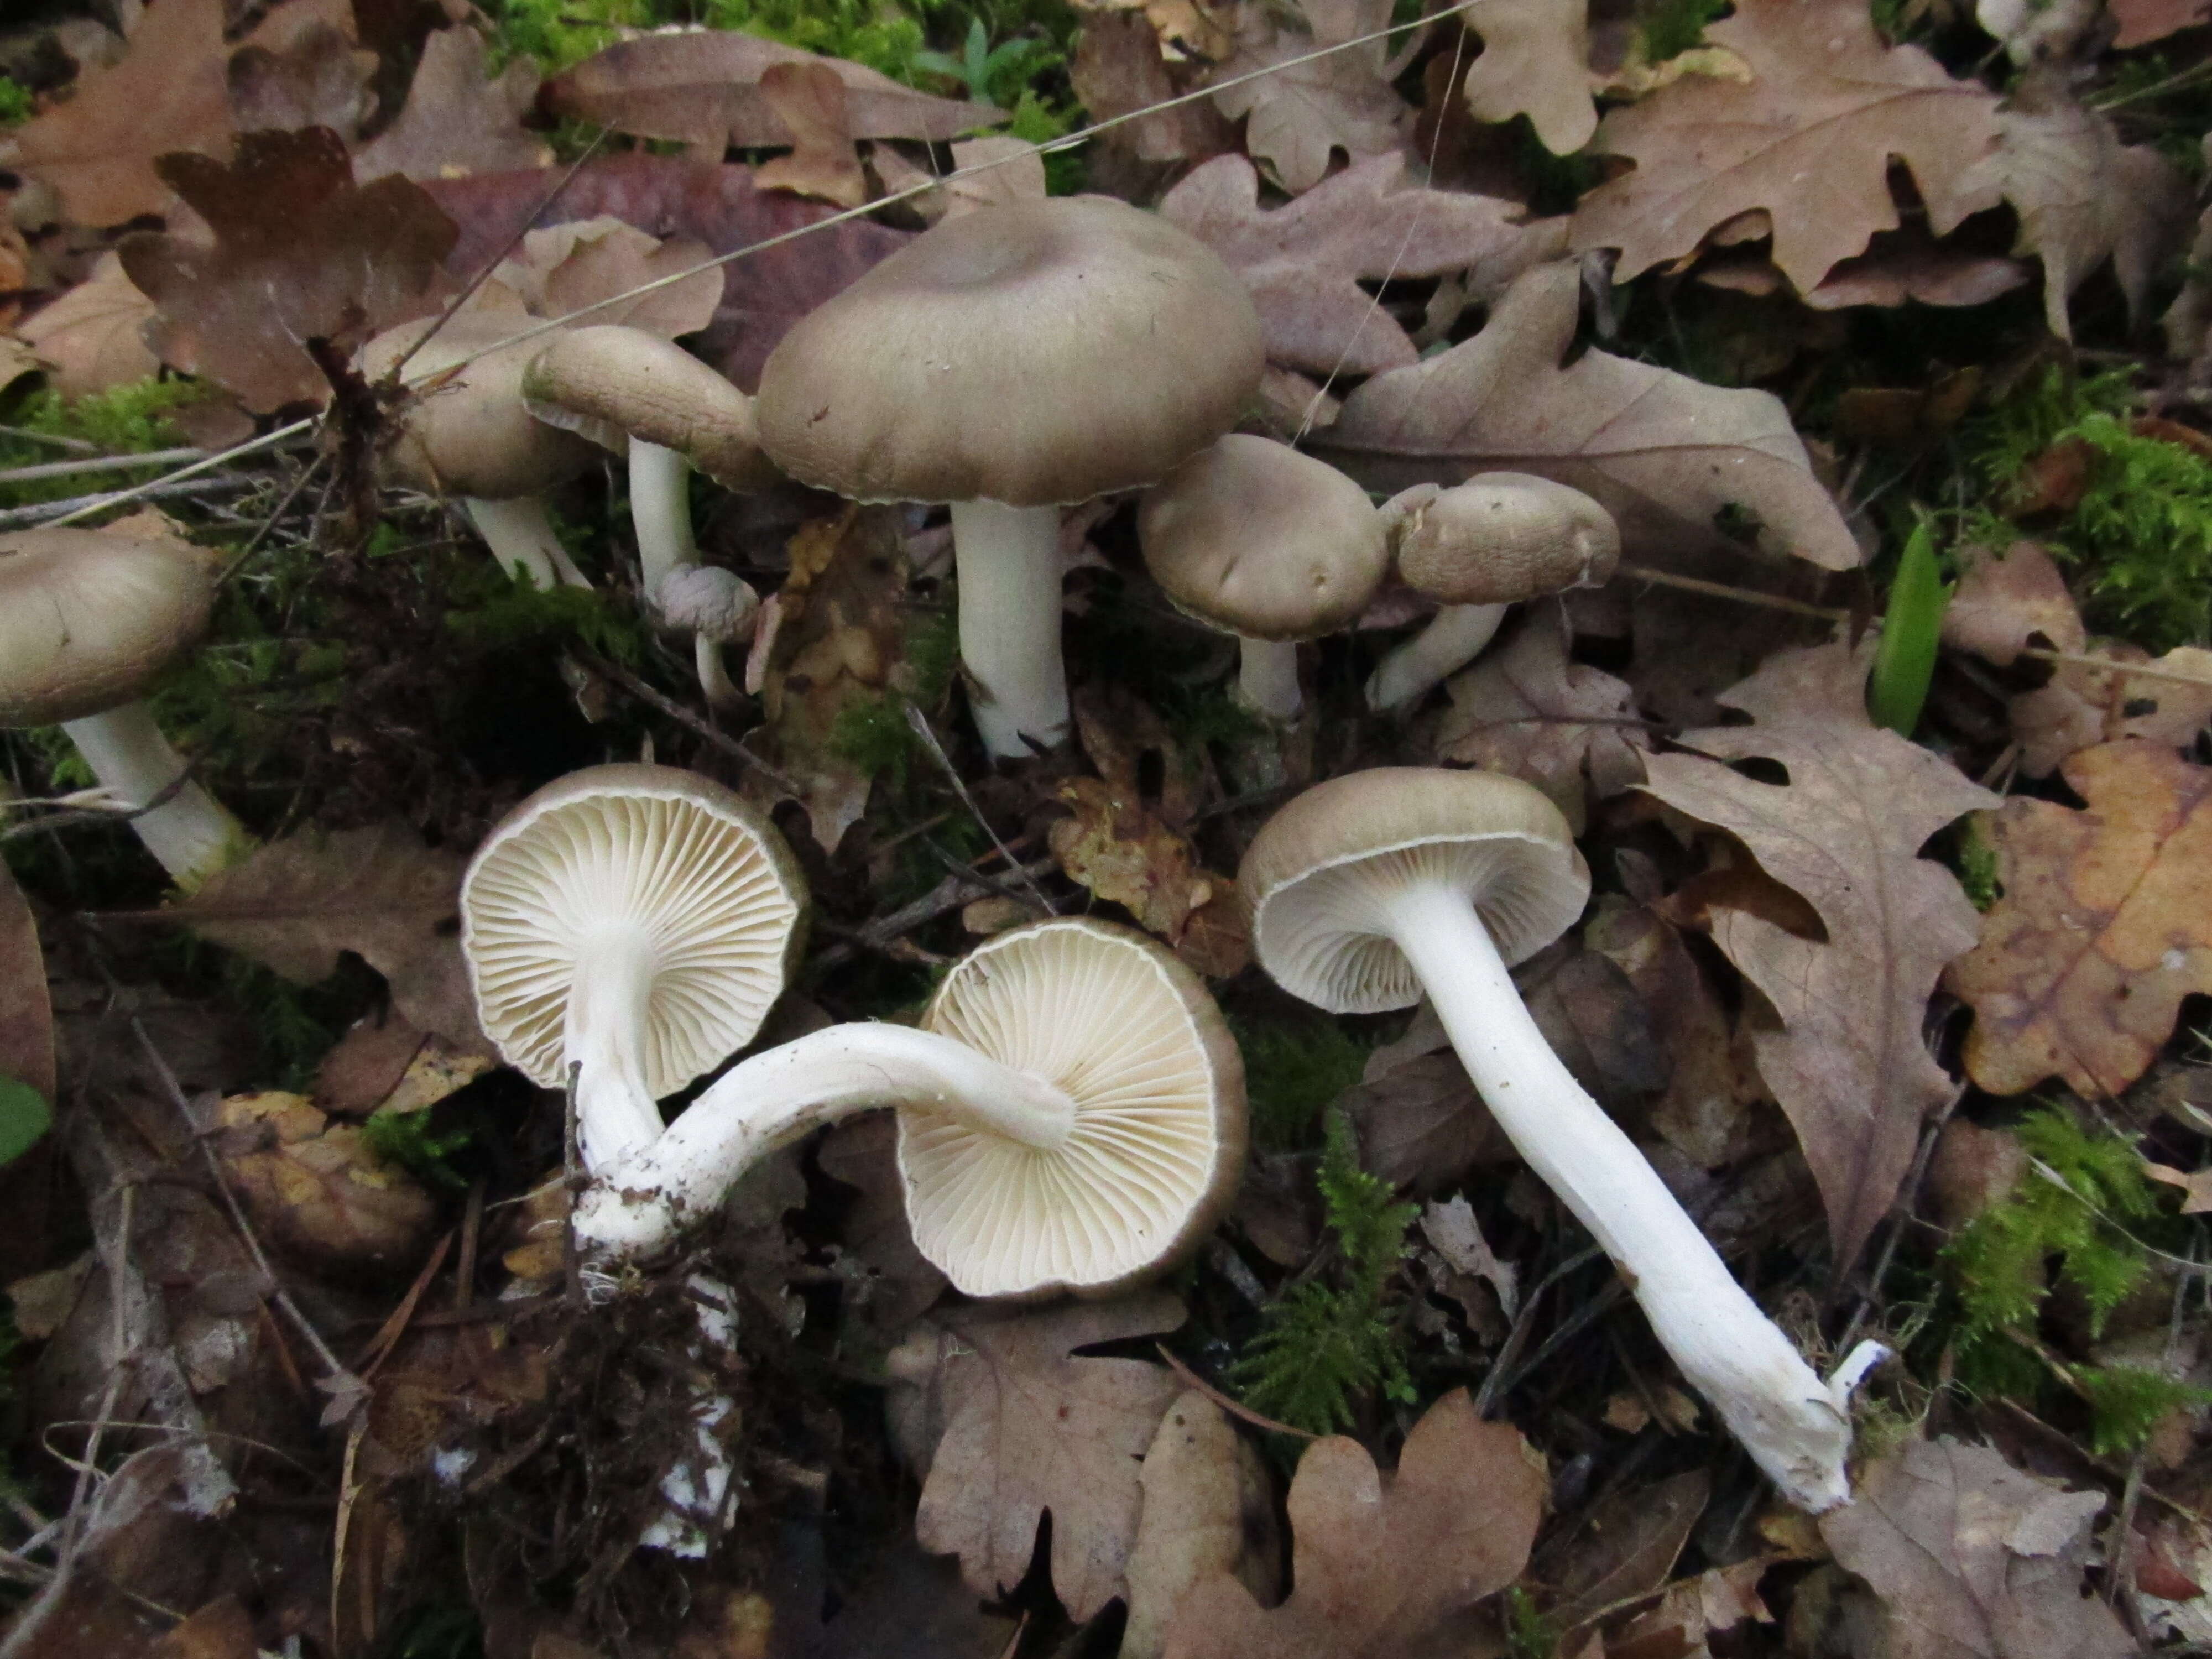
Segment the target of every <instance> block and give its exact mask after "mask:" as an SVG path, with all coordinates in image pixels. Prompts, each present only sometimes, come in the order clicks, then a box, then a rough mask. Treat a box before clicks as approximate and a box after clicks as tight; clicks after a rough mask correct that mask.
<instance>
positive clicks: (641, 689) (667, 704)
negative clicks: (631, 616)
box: [569, 646, 805, 796]
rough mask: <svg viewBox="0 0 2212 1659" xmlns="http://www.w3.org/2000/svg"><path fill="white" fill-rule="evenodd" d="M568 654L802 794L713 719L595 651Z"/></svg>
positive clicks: (577, 648) (786, 789)
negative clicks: (648, 683) (715, 723)
mask: <svg viewBox="0 0 2212 1659" xmlns="http://www.w3.org/2000/svg"><path fill="white" fill-rule="evenodd" d="M569 654H570V655H571V656H573V657H574V658H575V659H576V660H577V661H579V662H580V663H582V664H583V665H584V666H586V668H588V669H590V670H591V671H592V672H593V673H594V674H599V675H603V676H605V678H608V679H611V680H612V681H613V682H614V683H615V684H617V685H619V686H620V687H622V689H623V690H625V691H627V692H629V694H630V696H633V697H635V698H636V699H637V700H638V701H639V702H642V703H645V704H646V705H647V706H648V707H650V708H657V709H659V711H660V712H661V713H662V714H665V715H667V716H668V718H669V719H671V720H675V721H677V722H678V723H679V724H681V725H684V726H690V728H691V730H692V731H694V732H697V733H698V734H699V735H700V736H701V737H702V738H705V739H706V740H707V741H708V743H711V744H714V747H715V748H717V749H719V750H721V751H722V752H723V753H724V754H726V755H727V756H728V757H730V758H731V759H732V760H734V761H736V762H737V763H738V765H740V766H746V767H750V768H751V769H753V770H754V771H756V772H757V773H759V774H760V775H762V776H763V777H764V778H766V779H767V780H768V781H769V782H770V783H772V784H774V785H775V787H777V788H779V789H781V790H782V791H783V793H786V794H787V795H793V796H799V795H803V794H804V793H805V791H804V790H802V789H800V787H799V786H798V785H797V784H796V783H793V781H791V780H790V779H789V778H787V777H786V776H784V775H783V774H782V773H781V772H779V771H777V770H776V769H775V768H774V767H773V766H770V765H769V763H767V762H766V761H764V760H763V759H762V758H761V757H759V756H758V755H756V754H755V753H753V751H752V750H750V749H748V748H746V747H745V746H744V744H743V743H741V742H739V741H738V739H737V738H733V737H732V736H731V735H730V734H729V733H728V732H725V731H723V730H722V729H721V728H720V726H716V725H714V722H712V721H711V720H704V719H702V718H701V717H700V716H699V715H697V714H693V713H692V712H691V711H690V709H688V708H685V707H684V705H683V704H682V703H680V702H677V701H676V700H675V699H674V698H673V697H671V696H665V695H664V694H662V693H661V692H659V691H656V690H653V687H651V686H649V685H647V684H646V683H645V682H644V681H643V680H641V679H640V678H638V677H637V676H636V675H635V674H633V673H631V672H630V671H629V669H627V668H624V667H623V665H621V664H620V663H618V662H615V661H612V660H611V659H608V658H605V657H603V656H601V655H600V654H599V653H598V652H596V651H593V650H591V649H589V648H588V647H584V646H571V647H569Z"/></svg>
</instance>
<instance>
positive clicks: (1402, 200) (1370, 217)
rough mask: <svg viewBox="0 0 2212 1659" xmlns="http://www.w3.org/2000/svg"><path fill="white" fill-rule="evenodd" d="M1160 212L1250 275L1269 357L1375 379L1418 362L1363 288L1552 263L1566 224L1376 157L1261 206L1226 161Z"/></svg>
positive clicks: (1254, 177)
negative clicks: (1422, 182)
mask: <svg viewBox="0 0 2212 1659" xmlns="http://www.w3.org/2000/svg"><path fill="white" fill-rule="evenodd" d="M1160 213H1161V215H1162V216H1163V217H1164V218H1167V219H1169V220H1171V221H1172V222H1175V223H1176V224H1178V225H1181V226H1182V228H1184V229H1185V230H1187V231H1188V232H1189V233H1190V234H1192V235H1194V236H1195V237H1197V238H1198V239H1199V240H1200V241H1201V242H1204V243H1205V244H1206V246H1209V247H1211V248H1212V250H1213V251H1214V252H1216V253H1218V254H1219V255H1220V256H1221V257H1222V258H1223V259H1224V260H1225V261H1226V262H1227V264H1228V265H1229V267H1230V269H1231V270H1234V271H1235V272H1236V273H1237V275H1238V276H1241V277H1243V280H1244V285H1245V287H1247V288H1248V289H1250V290H1251V292H1252V303H1253V305H1254V306H1255V307H1257V308H1258V310H1259V313H1260V323H1261V327H1262V328H1263V329H1264V330H1265V331H1266V334H1267V356H1268V360H1269V361H1270V362H1276V363H1282V364H1287V365H1289V366H1290V367H1291V368H1304V369H1310V370H1312V371H1313V372H1314V373H1316V374H1376V373H1377V372H1379V371H1380V370H1383V369H1386V368H1403V367H1405V366H1406V365H1407V364H1410V363H1413V362H1418V361H1419V357H1420V353H1419V351H1417V350H1416V349H1414V346H1413V340H1412V339H1411V338H1410V337H1408V336H1407V333H1406V331H1405V330H1404V329H1402V328H1401V327H1400V326H1399V325H1398V324H1397V323H1396V322H1395V320H1394V319H1392V318H1391V316H1390V314H1389V313H1388V312H1387V311H1384V310H1383V308H1382V307H1379V306H1377V305H1376V303H1375V300H1374V296H1373V295H1370V293H1369V292H1368V291H1367V290H1366V289H1364V288H1362V287H1361V286H1360V283H1361V282H1362V281H1363V280H1366V281H1370V282H1373V281H1379V280H1381V279H1383V278H1384V277H1389V276H1440V275H1442V274H1443V273H1444V272H1446V271H1463V270H1469V269H1470V268H1472V267H1474V266H1478V265H1480V266H1484V267H1486V271H1487V272H1488V273H1489V274H1490V275H1491V276H1492V281H1493V282H1494V283H1496V284H1497V285H1498V286H1502V285H1503V283H1504V282H1505V281H1507V280H1510V278H1511V277H1513V276H1517V275H1519V274H1520V270H1522V269H1523V268H1525V266H1526V265H1528V264H1533V263H1535V262H1537V261H1539V260H1541V259H1545V258H1558V257H1559V253H1560V252H1563V251H1564V244H1563V243H1562V242H1561V241H1560V240H1559V237H1558V236H1556V235H1554V234H1553V232H1554V231H1556V230H1563V229H1564V224H1563V222H1560V221H1546V222H1544V223H1543V224H1541V225H1534V226H1524V225H1522V224H1520V223H1518V221H1519V220H1520V218H1521V217H1522V209H1521V208H1520V207H1519V205H1518V204H1515V203H1512V202H1501V201H1496V200H1493V199H1492V198H1491V197H1486V196H1468V195H1463V194H1462V193H1460V192H1458V191H1439V190H1425V189H1422V188H1420V187H1419V185H1415V184H1413V181H1412V179H1411V177H1410V174H1409V170H1408V168H1407V163H1406V161H1405V158H1404V157H1402V156H1400V155H1376V156H1370V157H1368V158H1366V159H1364V160H1363V161H1355V162H1354V163H1353V164H1352V166H1351V167H1346V169H1345V170H1344V171H1343V172H1341V173H1336V174H1334V176H1332V177H1330V178H1328V179H1323V180H1322V182H1321V183H1320V184H1318V185H1315V186H1314V188H1313V189H1311V190H1310V191H1307V192H1306V193H1305V194H1304V196H1301V197H1298V198H1297V200H1296V201H1294V202H1291V204H1288V205H1287V206H1285V207H1279V208H1275V209H1273V210H1262V209H1261V206H1260V174H1259V170H1258V169H1257V168H1255V167H1254V166H1253V165H1252V164H1251V162H1249V161H1246V160H1245V159H1244V158H1243V156H1241V155H1219V156H1216V157H1215V158H1214V159H1213V160H1212V161H1208V162H1206V165H1205V166H1203V167H1199V168H1197V169H1196V170H1195V171H1194V172H1193V173H1191V174H1190V175H1189V176H1188V178H1186V179H1183V180H1182V183H1181V184H1178V185H1176V187H1175V188H1174V189H1173V190H1171V191H1169V192H1168V193H1167V195H1166V196H1165V197H1163V198H1162V200H1161V202H1160Z"/></svg>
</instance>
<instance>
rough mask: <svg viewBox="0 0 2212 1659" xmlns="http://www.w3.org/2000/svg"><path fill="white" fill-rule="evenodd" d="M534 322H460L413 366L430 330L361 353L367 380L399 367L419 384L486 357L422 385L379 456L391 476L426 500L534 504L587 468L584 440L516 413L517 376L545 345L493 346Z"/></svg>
mask: <svg viewBox="0 0 2212 1659" xmlns="http://www.w3.org/2000/svg"><path fill="white" fill-rule="evenodd" d="M534 322H535V319H532V318H527V317H520V318H519V317H517V316H515V315H514V314H513V313H499V314H497V315H489V314H478V313H469V312H462V313H459V314H458V315H456V316H455V317H453V319H451V320H450V321H448V322H447V324H446V325H445V326H444V327H443V328H441V329H439V330H438V331H437V332H436V333H435V334H433V335H431V336H430V338H429V340H428V343H425V344H424V345H423V347H422V349H421V350H420V351H417V352H416V353H415V355H414V356H411V357H407V350H408V348H409V347H410V346H412V345H413V344H414V343H415V342H416V341H417V340H419V339H421V338H422V336H423V335H424V334H426V333H428V331H429V329H430V328H431V326H432V324H431V322H430V321H428V320H425V321H420V322H412V323H403V324H402V325H400V326H398V328H393V329H387V330H386V331H384V332H383V333H381V334H380V335H378V336H377V337H375V338H374V339H373V340H371V341H370V342H369V343H368V344H367V345H365V346H363V347H362V353H361V367H362V374H366V375H367V376H368V378H369V379H370V380H380V379H381V378H383V376H384V375H386V374H388V373H390V372H391V369H392V365H393V364H395V363H397V362H399V361H400V359H401V358H402V357H406V367H405V368H404V369H402V370H401V371H400V372H401V373H402V374H404V376H405V377H406V378H407V379H408V380H410V381H412V382H416V383H418V384H420V383H422V382H423V381H425V380H427V379H428V377H430V376H433V375H435V374H438V373H440V372H441V370H444V369H448V368H453V366H454V365H455V364H457V363H459V362H464V361H465V360H466V359H467V358H469V357H471V356H473V355H474V354H475V353H477V352H479V351H481V352H483V353H484V355H483V356H481V357H477V359H476V361H475V362H471V363H469V365H468V367H467V368H463V369H461V370H459V372H458V373H457V374H454V375H453V378H452V379H451V380H444V381H441V382H439V383H437V384H435V385H421V388H420V390H418V391H417V392H416V395H415V398H414V399H413V401H412V402H410V404H408V405H407V407H406V409H405V410H404V413H403V415H402V416H401V419H400V422H399V424H398V431H397V433H396V434H395V435H394V436H393V438H392V442H391V445H390V447H388V448H387V449H386V451H385V453H384V456H383V461H384V465H386V467H387V468H389V469H390V470H391V471H392V473H393V474H394V475H395V476H397V477H398V478H400V479H401V480H402V481H403V482H404V483H407V484H410V485H411V486H412V487H413V488H415V489H421V490H423V491H426V492H428V493H431V494H438V493H445V494H449V495H474V496H477V497H478V498H479V499H481V500H483V501H514V500H516V499H518V498H519V497H521V496H525V495H540V494H542V493H543V492H544V491H546V490H548V489H552V488H554V487H555V486H556V485H557V484H560V483H565V482H567V481H568V479H570V478H573V477H577V476H579V475H580V474H581V473H583V472H584V471H586V470H587V469H589V468H590V467H591V466H592V464H593V462H594V461H595V460H596V459H597V458H598V451H597V449H596V448H595V447H593V446H592V443H591V441H589V440H588V439H586V438H583V437H580V436H579V435H576V434H575V433H573V432H564V431H562V429H561V428H558V427H554V426H548V425H547V424H546V423H545V422H543V421H540V420H537V419H535V418H533V417H532V415H531V413H530V411H529V410H528V409H527V408H526V407H525V406H524V404H523V401H522V377H523V373H524V371H525V370H526V369H527V368H529V366H530V362H531V360H532V358H533V357H535V356H537V355H538V353H539V352H540V351H542V350H543V349H544V342H543V341H542V340H534V339H533V340H525V341H523V342H521V343H520V344H517V345H511V346H507V345H501V344H500V342H501V341H502V340H506V339H507V338H509V337H511V336H513V335H516V334H519V333H520V332H521V331H523V330H524V329H526V328H529V327H531V326H532V325H533V324H534ZM495 348H496V349H495Z"/></svg>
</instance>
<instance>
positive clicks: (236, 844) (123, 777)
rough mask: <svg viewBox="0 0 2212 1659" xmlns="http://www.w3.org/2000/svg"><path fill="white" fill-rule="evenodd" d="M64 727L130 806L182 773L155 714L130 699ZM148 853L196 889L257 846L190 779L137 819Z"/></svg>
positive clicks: (183, 884) (88, 761) (109, 788)
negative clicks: (118, 705)
mask: <svg viewBox="0 0 2212 1659" xmlns="http://www.w3.org/2000/svg"><path fill="white" fill-rule="evenodd" d="M62 730H63V731H64V732H67V733H68V734H69V740H70V742H71V743H73V744H76V751H77V753H79V754H80V755H82V756H83V757H84V763H85V764H86V765H87V766H89V767H90V768H91V769H92V775H93V776H94V777H95V778H97V779H99V780H100V786H101V787H103V788H105V789H106V790H107V791H108V792H109V793H111V794H112V795H113V796H114V797H115V798H116V799H117V800H118V801H120V802H121V803H122V804H123V805H126V806H143V805H145V804H146V803H147V802H148V801H149V800H151V799H154V797H155V796H156V795H158V794H160V793H161V792H162V791H163V790H164V789H167V787H169V786H170V785H171V784H173V783H174V782H176V781H177V780H178V779H179V777H182V776H183V775H184V772H185V758H184V757H183V756H181V755H179V753H178V752H177V751H176V750H174V749H172V748H171V747H170V746H169V740H168V739H167V738H165V737H163V736H162V735H161V727H160V726H156V725H155V723H154V711H153V710H152V709H151V708H148V707H147V706H146V705H145V704H144V703H143V702H126V703H125V704H124V705H123V706H122V707H121V708H111V709H109V710H108V711H107V712H106V714H88V715H86V716H85V717H84V718H83V719H82V720H64V721H63V722H62ZM131 829H133V830H134V831H136V832H137V836H138V839H139V840H140V841H141V842H143V843H144V844H145V848H146V850H147V851H148V852H149V853H151V854H153V855H154V856H155V858H156V859H159V860H161V867H162V868H163V869H164V870H167V872H169V875H170V878H172V879H173V881H175V883H176V884H177V885H178V886H179V887H182V888H185V889H186V890H190V889H191V888H194V887H197V886H198V885H199V884H201V883H202V882H204V881H205V880H206V879H207V878H209V877H210V876H211V875H213V874H214V873H215V872H216V871H218V870H220V869H222V867H223V866H225V865H227V864H229V863H231V862H232V861H233V860H235V859H236V858H237V857H238V856H239V855H240V854H241V853H242V852H244V851H245V849H246V848H248V847H250V846H251V845H252V837H251V836H248V835H247V834H246V828H245V826H244V825H243V824H241V823H239V821H238V820H237V819H236V818H234V817H231V815H230V814H229V813H228V812H227V811H224V810H223V809H222V807H221V806H220V805H217V804H216V800H215V798H214V797H213V796H212V795H210V794H209V793H208V792H207V791H206V790H204V789H203V788H201V787H199V785H198V784H197V783H194V782H193V781H191V779H189V778H186V779H185V782H184V784H183V785H182V786H181V787H179V789H178V790H177V793H175V794H173V795H172V796H170V797H169V799H167V800H165V801H163V802H162V803H161V805H159V806H157V807H155V809H154V810H153V811H150V812H141V813H140V814H139V815H138V816H137V817H135V818H132V819H131Z"/></svg>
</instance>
